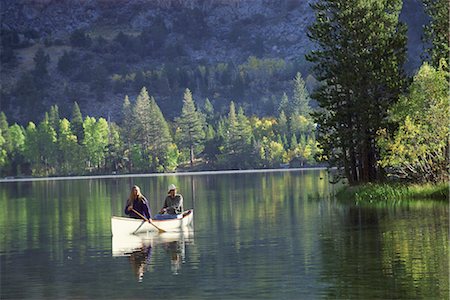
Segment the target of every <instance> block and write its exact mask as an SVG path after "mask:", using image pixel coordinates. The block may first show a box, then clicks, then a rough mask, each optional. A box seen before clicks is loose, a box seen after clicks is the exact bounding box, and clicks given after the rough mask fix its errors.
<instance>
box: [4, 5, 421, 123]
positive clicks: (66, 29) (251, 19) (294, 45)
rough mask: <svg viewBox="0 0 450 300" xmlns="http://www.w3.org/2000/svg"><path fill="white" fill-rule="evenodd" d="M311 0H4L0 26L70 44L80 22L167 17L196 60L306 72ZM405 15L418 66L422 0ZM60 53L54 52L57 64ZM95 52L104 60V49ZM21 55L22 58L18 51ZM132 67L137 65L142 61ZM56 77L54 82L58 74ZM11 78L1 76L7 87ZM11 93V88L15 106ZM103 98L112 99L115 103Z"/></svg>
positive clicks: (110, 29)
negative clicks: (266, 63)
mask: <svg viewBox="0 0 450 300" xmlns="http://www.w3.org/2000/svg"><path fill="white" fill-rule="evenodd" d="M312 2H314V0H76V1H74V0H1V2H0V5H1V10H0V22H1V24H0V26H1V29H2V30H11V31H15V32H18V33H19V37H20V39H21V40H23V41H21V42H24V43H23V44H24V45H27V47H30V49H31V47H32V46H36V47H35V48H37V47H38V46H39V47H41V46H43V45H44V44H45V42H46V41H47V40H49V39H50V40H53V41H59V43H60V44H61V45H64V46H65V47H66V46H67V45H69V42H68V39H69V37H70V35H71V34H72V33H73V32H74V31H75V30H77V29H83V30H84V31H85V32H86V33H88V34H89V35H91V36H92V37H99V36H102V37H104V38H106V39H108V40H112V39H114V38H115V36H116V35H117V33H118V32H119V31H123V32H126V33H128V34H131V35H133V34H137V33H139V32H141V31H142V30H145V29H149V28H150V29H152V28H158V27H157V26H159V25H160V24H161V22H162V23H163V24H164V26H163V27H165V28H166V29H167V30H168V33H167V35H166V36H165V37H164V39H165V40H164V43H165V44H166V46H167V44H173V45H180V46H181V47H182V48H183V52H184V53H185V57H187V58H185V59H187V60H189V61H190V62H192V63H194V64H195V63H196V62H201V63H202V64H217V63H221V62H226V63H232V64H235V65H237V64H240V63H243V62H245V61H246V60H247V59H248V57H249V56H257V57H260V58H277V59H283V60H286V61H290V62H295V64H296V66H297V68H298V69H299V71H301V72H302V73H303V74H308V70H307V68H308V64H307V63H305V58H304V55H305V54H306V53H308V52H309V51H310V50H311V49H312V48H313V44H312V43H311V41H310V40H309V39H308V37H307V28H308V26H309V25H310V24H311V23H312V22H313V21H314V12H313V11H312V9H311V7H310V4H311V3H312ZM401 19H402V20H403V21H405V22H406V23H407V24H408V28H409V32H408V40H409V42H408V48H409V51H408V62H407V64H408V65H407V66H406V68H407V70H409V71H411V72H412V70H415V69H417V67H418V66H419V65H420V53H421V52H422V49H423V44H422V42H421V39H420V37H421V32H422V25H423V24H424V23H425V22H426V16H425V15H424V13H423V9H422V4H421V0H405V3H404V8H403V12H402V15H401ZM156 31H157V30H156ZM105 32H106V33H105ZM108 34H109V35H108ZM33 53H34V52H33ZM60 55H61V54H59V56H60ZM59 56H58V57H57V58H54V57H53V58H52V57H51V58H50V60H51V61H53V67H52V68H53V71H54V69H55V65H56V61H57V59H58V58H59ZM94 56H95V55H94ZM96 59H97V60H99V63H100V64H101V63H102V62H101V61H100V59H102V58H101V56H99V57H98V58H96ZM159 59H160V57H158V56H156V57H151V58H149V59H147V61H142V62H139V64H141V65H145V64H147V66H148V65H152V66H155V65H157V64H158V63H161V61H159ZM19 60H22V63H23V61H24V59H23V57H20V56H19ZM28 60H29V61H30V58H28ZM31 61H32V59H31ZM20 63H21V62H19V66H20ZM133 67H134V68H135V69H137V70H139V65H138V66H136V65H134V66H133ZM3 69H4V70H3V71H2V70H0V72H1V73H2V74H1V75H2V78H7V79H8V80H9V81H11V80H16V78H19V75H20V73H23V72H24V70H23V69H20V67H19V68H18V67H16V69H15V70H10V69H6V68H3ZM29 69H30V68H29V67H28V70H29ZM51 71H52V70H51ZM55 77H56V78H54V82H55V83H56V82H58V80H59V78H58V76H57V75H55ZM5 81H7V80H5ZM66 84H68V83H66V82H64V83H61V85H66ZM13 85H14V84H13V83H8V84H5V83H2V86H3V87H5V86H13ZM75 89H77V88H75ZM62 91H63V88H60V89H59V90H56V89H54V90H49V92H48V93H49V94H48V95H47V96H46V97H47V99H48V100H49V101H47V103H45V104H46V105H48V104H52V103H51V101H54V99H62ZM7 92H8V91H7ZM136 92H137V91H136ZM123 96H124V95H123V94H120V95H119V94H114V93H111V94H108V95H107V96H106V97H105V98H108V99H115V100H114V101H115V105H116V106H117V107H119V108H120V105H119V104H118V103H119V102H120V101H122V99H123ZM14 97H15V96H14V94H12V98H11V99H12V100H9V102H10V106H12V105H13V103H14V101H15V100H14V99H15V98H14ZM66 101H67V102H69V101H73V99H69V98H67V99H66ZM104 105H105V106H111V103H108V102H106V103H105V104H104ZM90 106H92V107H94V106H95V105H90ZM90 106H89V107H90ZM12 109H14V107H13V108H12ZM96 109H97V110H98V111H100V110H101V108H96ZM0 110H1V107H0ZM88 113H89V111H88ZM91 115H96V113H91Z"/></svg>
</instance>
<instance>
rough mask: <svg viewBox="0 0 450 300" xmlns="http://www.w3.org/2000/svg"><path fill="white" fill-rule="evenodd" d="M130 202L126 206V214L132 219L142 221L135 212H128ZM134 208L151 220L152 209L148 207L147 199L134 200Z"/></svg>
mask: <svg viewBox="0 0 450 300" xmlns="http://www.w3.org/2000/svg"><path fill="white" fill-rule="evenodd" d="M128 206H129V205H128V200H127V203H126V204H125V214H127V215H129V216H130V217H132V218H135V219H142V218H141V217H140V216H139V215H137V214H136V213H135V212H134V211H132V210H130V211H129V210H128ZM133 208H134V209H135V210H136V211H138V212H139V213H140V214H142V215H144V216H145V217H146V218H147V219H151V217H152V214H151V212H150V207H149V205H148V201H147V199H145V197H142V198H140V199H139V198H136V199H134V200H133Z"/></svg>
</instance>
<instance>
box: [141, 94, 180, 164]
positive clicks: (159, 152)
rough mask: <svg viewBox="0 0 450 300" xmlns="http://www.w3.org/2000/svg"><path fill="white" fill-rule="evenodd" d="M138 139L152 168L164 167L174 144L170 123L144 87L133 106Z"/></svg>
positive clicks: (142, 152)
mask: <svg viewBox="0 0 450 300" xmlns="http://www.w3.org/2000/svg"><path fill="white" fill-rule="evenodd" d="M133 116H134V120H135V122H134V130H133V132H135V133H136V141H137V142H138V143H139V144H140V145H141V147H142V151H141V154H142V155H144V156H145V157H148V159H149V162H150V165H151V168H152V169H153V170H156V169H157V168H159V167H160V166H162V167H163V168H164V163H165V158H166V155H167V153H168V151H169V149H170V146H171V144H172V136H171V134H170V129H169V125H168V124H167V122H166V120H165V119H164V116H163V114H162V112H161V110H160V108H159V106H158V104H157V103H156V101H155V99H154V98H153V97H150V96H149V94H148V92H147V89H146V88H145V87H143V88H142V89H141V92H140V94H139V96H138V97H137V99H136V104H135V106H134V107H133Z"/></svg>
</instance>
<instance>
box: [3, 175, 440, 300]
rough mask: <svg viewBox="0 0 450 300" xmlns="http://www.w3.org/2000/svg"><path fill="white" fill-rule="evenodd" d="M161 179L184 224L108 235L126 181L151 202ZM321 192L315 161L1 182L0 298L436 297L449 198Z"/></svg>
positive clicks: (158, 198) (158, 201) (155, 202)
mask: <svg viewBox="0 0 450 300" xmlns="http://www.w3.org/2000/svg"><path fill="white" fill-rule="evenodd" d="M170 183H175V184H176V185H177V186H179V192H181V193H182V194H183V195H184V198H185V207H194V209H195V215H194V226H193V230H192V231H191V232H187V233H184V234H183V233H179V234H177V235H173V234H172V235H165V236H149V237H145V238H143V237H131V238H130V239H129V240H128V239H126V240H117V239H114V238H112V237H111V225H110V218H111V216H112V215H122V209H123V205H124V202H125V199H126V198H127V196H128V193H129V190H130V187H131V185H133V184H137V185H139V186H140V187H141V189H142V191H143V193H144V195H146V196H147V198H148V199H149V201H150V206H151V208H152V209H153V211H156V210H158V209H159V208H160V207H161V205H162V202H163V199H164V197H165V194H166V193H165V189H166V187H167V186H168V184H170ZM333 193H334V187H333V186H331V185H329V184H328V183H327V175H326V172H325V171H317V170H307V171H306V170H305V171H290V172H288V171H287V172H266V173H244V174H213V175H195V176H194V175H185V176H163V177H134V178H115V179H111V178H109V179H84V180H60V181H55V180H53V181H35V182H10V183H0V205H1V207H2V209H1V210H0V238H1V239H0V259H1V265H0V266H1V297H0V298H1V299H10V298H29V299H43V298H45V299H93V298H97V299H98V298H101V299H111V298H114V299H130V298H132V299H139V298H142V299H150V298H153V299H155V298H159V299H175V298H181V299H321V298H334V299H336V298H337V299H342V298H345V299H348V298H353V299H374V298H377V299H380V298H390V299H391V298H403V299H418V298H419V299H420V298H423V299H430V298H432V299H448V297H449V271H448V270H449V259H448V258H449V254H448V252H449V249H448V245H449V237H448V228H449V214H448V209H449V206H448V203H445V202H431V201H423V202H421V201H414V202H405V203H404V204H402V205H398V204H397V205H395V206H394V205H387V204H377V205H375V204H372V205H365V206H361V205H359V206H357V205H354V204H351V203H341V202H336V201H335V200H334V198H333V196H332V195H333ZM128 247H129V248H130V249H127V248H128ZM135 248H138V249H135Z"/></svg>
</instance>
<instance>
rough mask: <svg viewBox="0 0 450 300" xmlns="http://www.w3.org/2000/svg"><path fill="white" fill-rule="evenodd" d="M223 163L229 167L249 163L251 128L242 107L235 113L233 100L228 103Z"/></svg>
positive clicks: (238, 166)
mask: <svg viewBox="0 0 450 300" xmlns="http://www.w3.org/2000/svg"><path fill="white" fill-rule="evenodd" d="M224 143H225V145H224V151H225V156H224V157H223V158H225V161H226V162H223V163H225V164H226V165H227V166H228V167H231V168H242V167H245V166H246V165H248V164H251V162H250V160H249V158H251V157H252V156H251V152H252V148H251V146H252V128H251V125H250V121H249V120H248V118H247V117H246V116H245V114H244V110H243V109H242V107H240V108H239V111H238V114H237V115H236V108H235V105H234V102H233V101H232V102H231V103H230V111H229V113H228V131H227V133H226V135H225V141H224Z"/></svg>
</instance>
